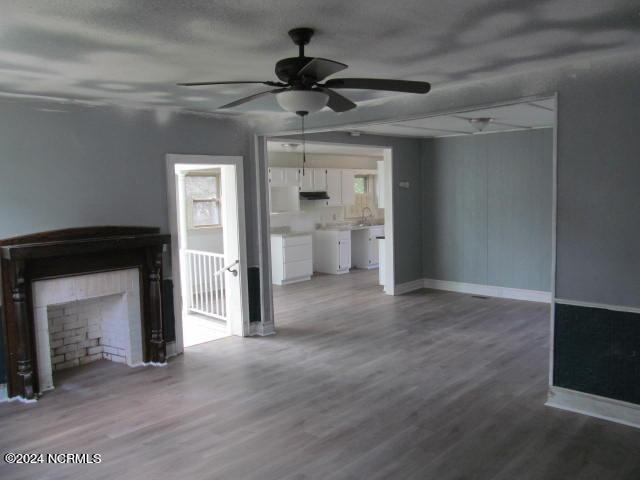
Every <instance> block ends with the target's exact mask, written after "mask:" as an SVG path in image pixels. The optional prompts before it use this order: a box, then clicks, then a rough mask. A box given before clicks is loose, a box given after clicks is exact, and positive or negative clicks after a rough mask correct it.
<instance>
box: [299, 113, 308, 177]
mask: <svg viewBox="0 0 640 480" xmlns="http://www.w3.org/2000/svg"><path fill="white" fill-rule="evenodd" d="M300 119H301V120H302V175H303V176H304V165H305V163H307V146H306V142H305V139H304V115H301V116H300Z"/></svg>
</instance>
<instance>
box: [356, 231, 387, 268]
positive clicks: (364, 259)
mask: <svg viewBox="0 0 640 480" xmlns="http://www.w3.org/2000/svg"><path fill="white" fill-rule="evenodd" d="M383 235H384V225H374V226H371V227H369V228H363V229H360V230H354V231H353V232H351V258H352V260H353V262H352V263H353V266H354V267H356V268H378V264H379V254H378V240H377V239H376V237H380V236H383Z"/></svg>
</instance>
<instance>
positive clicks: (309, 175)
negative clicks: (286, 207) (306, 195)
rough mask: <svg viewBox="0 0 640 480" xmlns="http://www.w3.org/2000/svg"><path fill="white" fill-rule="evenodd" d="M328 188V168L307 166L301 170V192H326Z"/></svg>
mask: <svg viewBox="0 0 640 480" xmlns="http://www.w3.org/2000/svg"><path fill="white" fill-rule="evenodd" d="M326 190H327V169H326V168H305V169H304V173H303V172H302V171H301V172H300V191H301V192H324V191H326Z"/></svg>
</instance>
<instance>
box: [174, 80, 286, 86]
mask: <svg viewBox="0 0 640 480" xmlns="http://www.w3.org/2000/svg"><path fill="white" fill-rule="evenodd" d="M240 83H259V84H262V85H269V86H270V87H285V86H286V84H284V83H280V82H271V81H267V82H254V81H237V82H236V81H229V82H189V83H178V84H177V85H179V86H181V87H201V86H203V85H237V84H240Z"/></svg>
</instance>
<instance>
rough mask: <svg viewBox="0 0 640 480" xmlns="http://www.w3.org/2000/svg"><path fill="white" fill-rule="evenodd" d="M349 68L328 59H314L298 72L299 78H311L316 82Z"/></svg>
mask: <svg viewBox="0 0 640 480" xmlns="http://www.w3.org/2000/svg"><path fill="white" fill-rule="evenodd" d="M345 68H347V65H345V64H344V63H340V62H335V61H333V60H327V59H326V58H312V59H311V60H310V61H309V62H308V63H307V64H306V65H305V66H304V67H302V68H301V69H300V70H298V74H297V76H298V77H311V78H313V79H315V81H316V82H319V81H320V80H324V79H325V78H327V77H328V76H329V75H333V74H334V73H338V72H340V71H342V70H344V69H345Z"/></svg>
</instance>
